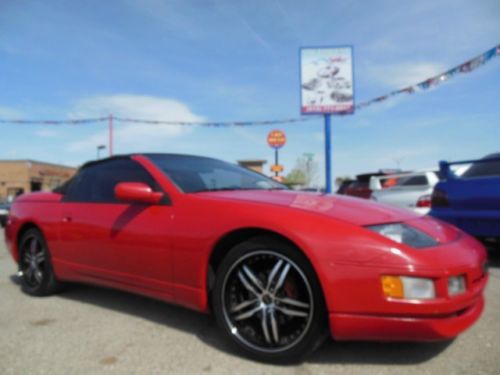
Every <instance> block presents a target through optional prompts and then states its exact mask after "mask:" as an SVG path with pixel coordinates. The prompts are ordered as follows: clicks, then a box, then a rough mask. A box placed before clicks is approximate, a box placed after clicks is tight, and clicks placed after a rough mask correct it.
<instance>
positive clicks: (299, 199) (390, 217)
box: [196, 190, 418, 226]
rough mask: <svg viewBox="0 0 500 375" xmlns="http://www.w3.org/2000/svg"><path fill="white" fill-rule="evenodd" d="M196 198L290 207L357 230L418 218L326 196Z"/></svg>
mask: <svg viewBox="0 0 500 375" xmlns="http://www.w3.org/2000/svg"><path fill="white" fill-rule="evenodd" d="M196 195H198V196H204V197H206V198H216V199H224V200H233V201H245V202H254V203H262V204H270V205H276V206H284V207H290V208H295V209H297V210H304V211H309V212H315V213H318V214H322V215H325V216H329V217H331V218H334V219H337V220H342V221H345V222H349V223H351V224H355V225H360V226H365V225H372V224H382V223H390V222H398V221H407V220H412V219H415V218H418V216H417V215H415V214H414V213H412V212H411V211H408V210H403V209H398V208H395V207H391V206H386V205H384V204H380V203H376V202H374V201H371V200H368V199H360V198H353V197H348V196H344V195H326V194H317V193H306V192H297V191H293V190H271V191H269V190H262V191H260V190H244V191H242V190H235V191H219V192H204V193H197V194H196Z"/></svg>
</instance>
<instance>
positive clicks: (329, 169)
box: [325, 114, 332, 194]
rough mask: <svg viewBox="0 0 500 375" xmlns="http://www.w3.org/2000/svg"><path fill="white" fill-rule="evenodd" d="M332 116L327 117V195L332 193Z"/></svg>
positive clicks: (327, 115)
mask: <svg viewBox="0 0 500 375" xmlns="http://www.w3.org/2000/svg"><path fill="white" fill-rule="evenodd" d="M331 117H332V116H331V115H329V114H326V115H325V193H327V194H331V192H332V175H331V173H332V170H331V160H332V158H331V140H332V136H331V123H330V121H331Z"/></svg>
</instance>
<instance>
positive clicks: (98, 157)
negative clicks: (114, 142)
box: [97, 145, 106, 160]
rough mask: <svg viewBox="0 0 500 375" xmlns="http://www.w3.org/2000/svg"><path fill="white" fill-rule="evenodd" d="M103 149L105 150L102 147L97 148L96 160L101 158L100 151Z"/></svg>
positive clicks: (104, 147)
mask: <svg viewBox="0 0 500 375" xmlns="http://www.w3.org/2000/svg"><path fill="white" fill-rule="evenodd" d="M105 149H106V146H104V145H99V146H97V160H99V159H100V158H101V150H105Z"/></svg>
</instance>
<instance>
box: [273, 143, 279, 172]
mask: <svg viewBox="0 0 500 375" xmlns="http://www.w3.org/2000/svg"><path fill="white" fill-rule="evenodd" d="M278 164H279V163H278V149H277V148H275V149H274V165H278ZM274 173H275V176H276V177H278V173H279V172H278V171H276V172H274Z"/></svg>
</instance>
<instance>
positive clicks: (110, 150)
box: [108, 114, 113, 156]
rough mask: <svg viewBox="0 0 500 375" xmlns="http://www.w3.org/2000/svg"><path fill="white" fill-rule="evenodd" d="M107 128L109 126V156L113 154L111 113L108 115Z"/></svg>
mask: <svg viewBox="0 0 500 375" xmlns="http://www.w3.org/2000/svg"><path fill="white" fill-rule="evenodd" d="M108 128H109V147H108V149H109V156H113V115H112V114H111V115H109V117H108Z"/></svg>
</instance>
